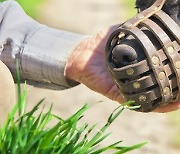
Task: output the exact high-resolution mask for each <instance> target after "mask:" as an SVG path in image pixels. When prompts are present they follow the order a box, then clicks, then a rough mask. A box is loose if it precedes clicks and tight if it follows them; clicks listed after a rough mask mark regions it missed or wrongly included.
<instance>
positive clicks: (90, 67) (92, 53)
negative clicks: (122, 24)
mask: <svg viewBox="0 0 180 154" xmlns="http://www.w3.org/2000/svg"><path fill="white" fill-rule="evenodd" d="M115 28H116V26H114V27H111V28H109V29H108V30H105V31H102V32H99V33H98V34H97V35H95V36H93V37H89V38H88V39H86V40H84V41H83V42H81V43H80V44H79V45H78V46H77V47H76V48H75V49H74V51H73V52H72V54H71V55H70V57H69V59H68V61H67V64H66V68H65V74H66V77H67V78H69V79H71V80H75V81H78V82H80V83H83V84H84V85H86V86H87V87H88V88H90V89H92V90H93V91H96V92H98V93H101V94H103V95H104V96H106V97H108V98H110V99H111V100H114V101H117V102H119V103H123V102H125V98H124V97H123V95H122V93H121V92H120V91H119V90H118V88H117V86H116V85H115V84H114V82H113V81H112V79H111V77H110V75H109V72H108V70H107V68H106V65H105V46H106V43H107V40H108V38H109V36H110V34H111V32H112V31H113V30H114V29H115ZM177 109H180V102H176V103H170V104H169V105H167V106H163V107H159V108H157V109H156V110H155V112H170V111H174V110H177Z"/></svg>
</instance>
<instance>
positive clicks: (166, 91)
mask: <svg viewBox="0 0 180 154" xmlns="http://www.w3.org/2000/svg"><path fill="white" fill-rule="evenodd" d="M169 93H170V88H169V87H166V88H164V89H163V94H164V95H167V94H169Z"/></svg>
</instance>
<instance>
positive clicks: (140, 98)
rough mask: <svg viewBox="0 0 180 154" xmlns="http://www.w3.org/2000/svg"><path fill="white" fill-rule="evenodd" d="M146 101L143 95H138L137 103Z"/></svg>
mask: <svg viewBox="0 0 180 154" xmlns="http://www.w3.org/2000/svg"><path fill="white" fill-rule="evenodd" d="M146 100H147V97H146V96H145V95H140V96H139V101H140V102H145V101H146Z"/></svg>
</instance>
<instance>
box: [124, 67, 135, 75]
mask: <svg viewBox="0 0 180 154" xmlns="http://www.w3.org/2000/svg"><path fill="white" fill-rule="evenodd" d="M126 73H127V75H133V74H134V70H133V69H132V68H129V69H128V70H127V71H126Z"/></svg>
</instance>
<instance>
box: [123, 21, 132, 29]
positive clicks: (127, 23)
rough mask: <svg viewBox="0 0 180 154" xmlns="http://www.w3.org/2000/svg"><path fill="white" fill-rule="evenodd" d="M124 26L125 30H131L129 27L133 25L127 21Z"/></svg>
mask: <svg viewBox="0 0 180 154" xmlns="http://www.w3.org/2000/svg"><path fill="white" fill-rule="evenodd" d="M124 25H125V27H127V28H131V26H132V25H133V24H132V23H131V22H129V21H128V22H126V23H125V24H124Z"/></svg>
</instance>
